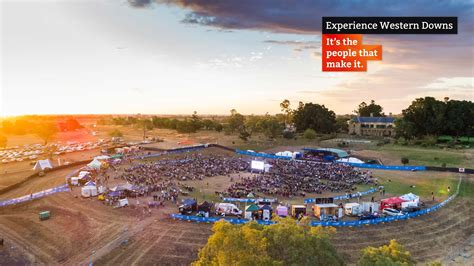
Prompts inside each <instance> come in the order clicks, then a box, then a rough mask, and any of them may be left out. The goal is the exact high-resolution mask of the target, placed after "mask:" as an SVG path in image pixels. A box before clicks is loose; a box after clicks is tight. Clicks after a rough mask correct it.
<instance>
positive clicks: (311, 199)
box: [304, 188, 378, 204]
mask: <svg viewBox="0 0 474 266" xmlns="http://www.w3.org/2000/svg"><path fill="white" fill-rule="evenodd" d="M377 191H378V188H371V189H369V190H367V191H363V192H356V193H351V194H348V195H339V196H335V197H328V198H333V199H334V200H345V199H350V198H357V197H359V196H365V195H368V194H372V193H375V192H377ZM315 202H316V199H315V198H307V199H304V203H305V204H308V203H315Z"/></svg>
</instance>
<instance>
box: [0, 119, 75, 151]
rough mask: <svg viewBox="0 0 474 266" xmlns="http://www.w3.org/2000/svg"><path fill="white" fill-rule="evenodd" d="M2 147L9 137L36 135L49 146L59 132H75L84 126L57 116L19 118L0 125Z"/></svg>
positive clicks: (0, 144)
mask: <svg viewBox="0 0 474 266" xmlns="http://www.w3.org/2000/svg"><path fill="white" fill-rule="evenodd" d="M0 125H1V127H0V147H6V146H7V143H8V137H7V136H9V135H25V134H35V135H37V136H38V137H39V138H41V139H42V140H43V141H44V144H47V143H48V142H49V141H50V140H51V139H52V138H53V137H54V135H56V133H57V132H59V131H74V130H76V129H80V128H82V125H81V124H80V123H79V122H78V121H77V120H76V119H74V118H71V117H69V118H61V119H58V117H55V116H33V115H28V116H18V117H14V118H8V119H4V120H2V122H1V123H0Z"/></svg>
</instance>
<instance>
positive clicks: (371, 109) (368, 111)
mask: <svg viewBox="0 0 474 266" xmlns="http://www.w3.org/2000/svg"><path fill="white" fill-rule="evenodd" d="M382 111H383V108H382V106H380V105H378V104H376V103H375V101H374V100H371V101H370V104H367V103H365V102H361V103H360V104H359V107H358V108H357V110H355V111H354V112H355V113H356V114H357V115H358V116H371V115H372V116H374V117H378V116H385V114H384V113H383V112H382Z"/></svg>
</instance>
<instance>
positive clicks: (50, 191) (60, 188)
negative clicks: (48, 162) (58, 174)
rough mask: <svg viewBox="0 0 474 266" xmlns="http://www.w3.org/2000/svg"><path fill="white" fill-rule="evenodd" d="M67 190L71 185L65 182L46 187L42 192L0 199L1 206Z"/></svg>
mask: <svg viewBox="0 0 474 266" xmlns="http://www.w3.org/2000/svg"><path fill="white" fill-rule="evenodd" d="M66 191H69V187H68V186H67V185H66V184H64V185H60V186H57V187H54V188H50V189H46V190H43V191H40V192H35V193H32V194H31V195H26V196H22V197H18V198H14V199H8V200H4V201H0V207H4V206H8V205H13V204H17V203H22V202H26V201H30V200H34V199H39V198H42V197H46V196H49V195H52V194H55V193H59V192H66Z"/></svg>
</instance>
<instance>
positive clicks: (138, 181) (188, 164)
mask: <svg viewBox="0 0 474 266" xmlns="http://www.w3.org/2000/svg"><path fill="white" fill-rule="evenodd" d="M248 168H249V162H248V161H245V160H242V159H239V158H232V157H222V156H204V155H200V154H193V155H186V156H184V157H183V158H180V159H166V160H160V161H157V162H148V163H140V164H135V165H133V166H131V167H128V168H126V169H124V172H123V175H122V177H123V178H124V179H125V180H126V181H127V182H128V183H130V184H133V185H134V186H136V187H137V189H138V190H139V191H140V194H145V195H149V194H150V193H153V192H155V191H159V192H161V193H162V195H163V197H166V198H167V199H171V200H173V201H175V200H176V199H177V197H178V195H180V194H181V195H186V194H187V193H188V192H190V191H192V189H193V188H192V187H189V186H187V185H185V184H183V183H181V182H180V181H185V180H203V179H204V178H205V177H212V176H227V175H230V174H232V173H237V172H241V171H246V170H248Z"/></svg>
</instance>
